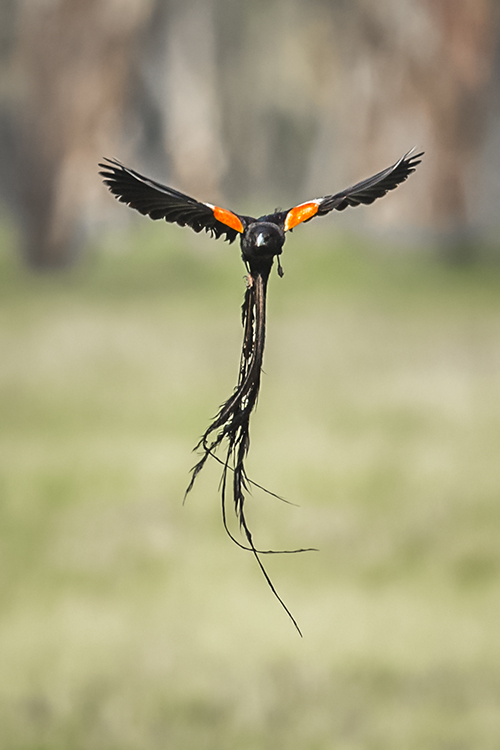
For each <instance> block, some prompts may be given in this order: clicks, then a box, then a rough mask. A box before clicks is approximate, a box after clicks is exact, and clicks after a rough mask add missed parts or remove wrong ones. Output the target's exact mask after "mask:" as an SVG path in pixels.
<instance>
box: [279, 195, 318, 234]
mask: <svg viewBox="0 0 500 750" xmlns="http://www.w3.org/2000/svg"><path fill="white" fill-rule="evenodd" d="M317 213H318V201H310V202H309V203H301V204H300V206H295V208H291V209H290V211H289V212H288V213H287V215H286V219H285V232H288V230H289V229H293V228H294V227H296V226H297V224H301V223H302V222H303V221H307V220H308V219H312V217H313V216H315V215H316V214H317Z"/></svg>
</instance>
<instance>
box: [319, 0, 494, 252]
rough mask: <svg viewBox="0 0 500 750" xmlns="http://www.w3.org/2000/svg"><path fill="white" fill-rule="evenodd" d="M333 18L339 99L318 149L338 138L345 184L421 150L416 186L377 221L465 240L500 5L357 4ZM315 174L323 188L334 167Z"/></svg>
mask: <svg viewBox="0 0 500 750" xmlns="http://www.w3.org/2000/svg"><path fill="white" fill-rule="evenodd" d="M331 18H332V24H333V28H334V34H335V36H336V39H337V50H338V52H337V68H336V69H335V68H334V67H333V66H332V68H331V73H332V79H331V80H330V83H329V88H330V90H334V91H335V97H334V101H333V100H332V101H331V106H330V107H329V109H328V108H326V109H325V116H324V119H323V124H322V129H321V132H322V134H323V137H322V138H321V137H320V138H319V140H318V148H320V149H323V145H322V144H323V142H324V138H325V131H328V132H332V130H334V129H335V130H336V131H337V134H338V137H339V142H340V144H341V145H340V146H339V147H338V148H337V149H336V157H340V158H336V159H335V161H336V163H337V164H340V166H341V168H342V172H343V174H342V179H351V178H352V177H353V176H354V177H355V178H356V177H358V176H359V177H362V176H363V175H364V174H366V173H368V174H369V173H370V171H371V170H377V169H379V168H381V167H383V166H385V165H386V164H388V163H390V162H391V160H394V159H395V158H397V157H398V156H399V155H401V154H402V153H403V152H404V151H406V150H407V149H408V148H410V147H412V146H414V145H416V146H417V147H418V148H422V149H424V150H425V151H426V152H427V154H426V157H425V161H424V163H423V164H422V166H421V168H420V169H419V180H418V181H415V183H413V184H412V189H411V190H401V191H397V193H395V195H394V196H393V197H392V198H391V201H387V202H384V203H383V204H381V206H380V209H379V211H378V212H377V218H378V219H379V220H381V221H384V220H386V221H388V222H389V221H390V220H391V219H392V218H393V216H394V215H395V214H396V213H397V214H398V216H399V217H400V218H402V219H403V220H405V221H407V222H408V223H413V224H419V225H420V226H421V227H423V228H427V229H432V230H434V231H437V232H440V233H442V234H443V235H444V236H449V237H454V238H455V239H457V238H461V237H467V235H468V232H469V229H470V223H471V216H470V192H471V190H470V186H471V184H472V183H473V181H474V174H473V169H474V164H475V163H477V160H478V156H479V151H480V149H481V146H482V143H483V138H484V131H485V124H486V118H487V113H488V101H489V95H490V93H491V87H492V85H493V69H494V61H495V45H496V40H497V38H498V32H499V27H498V21H499V7H498V1H497V0H377V2H371V0H350V2H349V3H348V4H346V3H342V2H341V3H339V4H338V6H336V7H335V10H334V13H333V15H332V17H331ZM335 126H336V127H335ZM340 149H341V152H340ZM339 152H340V153H339ZM315 164H316V174H315V177H316V179H318V178H319V177H320V176H321V173H322V172H323V173H324V172H325V168H326V169H328V171H329V168H330V167H331V166H332V164H331V162H329V160H328V161H327V162H325V160H324V159H319V158H316V161H315ZM346 164H348V165H349V173H350V177H349V176H348V175H347V174H346V172H345V165H346ZM321 178H322V176H321ZM415 206H418V216H416V215H415Z"/></svg>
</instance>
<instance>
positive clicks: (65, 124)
mask: <svg viewBox="0 0 500 750" xmlns="http://www.w3.org/2000/svg"><path fill="white" fill-rule="evenodd" d="M150 6H151V3H150V2H149V0H105V1H103V0H52V1H51V2H33V0H23V1H22V2H21V3H20V4H19V6H18V19H17V20H18V34H17V42H16V45H15V48H14V50H13V56H12V61H11V67H10V75H11V77H12V80H13V81H14V82H15V85H14V86H13V93H12V97H11V128H10V136H11V142H12V147H13V150H12V153H11V155H10V156H11V162H12V163H13V165H14V166H13V168H12V169H11V173H15V182H14V184H13V186H12V188H13V190H14V193H15V199H14V202H15V204H16V206H17V208H18V210H19V211H20V213H21V218H22V228H23V230H24V238H25V253H26V258H27V260H28V262H29V263H30V264H31V265H33V266H35V267H38V268H49V267H59V266H64V265H66V264H67V263H68V262H70V261H71V259H72V256H73V254H74V251H75V249H76V246H77V245H78V233H79V230H81V229H82V228H83V225H84V223H85V217H86V215H89V213H90V212H91V211H94V213H95V212H96V211H97V213H99V209H98V204H99V202H101V201H102V195H99V192H98V191H99V190H100V189H101V187H102V186H101V185H100V183H99V181H98V178H97V176H96V165H97V161H98V159H99V158H101V157H102V155H103V154H105V153H115V152H116V144H115V146H111V143H112V142H113V136H115V138H116V139H117V138H118V137H119V134H120V133H121V132H122V119H123V111H124V107H125V102H126V98H127V92H128V88H129V80H130V77H131V71H132V67H133V63H134V49H135V47H134V37H135V36H137V33H138V30H140V28H141V27H142V25H143V23H144V21H145V20H147V17H148V15H149V13H150Z"/></svg>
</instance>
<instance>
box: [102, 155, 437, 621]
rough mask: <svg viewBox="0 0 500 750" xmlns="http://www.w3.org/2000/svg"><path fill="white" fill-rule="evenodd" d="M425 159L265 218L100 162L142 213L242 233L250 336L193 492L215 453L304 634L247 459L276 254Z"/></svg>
mask: <svg viewBox="0 0 500 750" xmlns="http://www.w3.org/2000/svg"><path fill="white" fill-rule="evenodd" d="M421 156H422V153H419V154H413V150H412V151H409V152H408V153H407V154H405V155H404V156H403V157H402V158H401V159H400V160H399V161H397V162H396V163H395V164H393V165H392V166H391V167H388V168H387V169H384V170H383V171H382V172H378V173H377V174H375V175H373V177H369V178H368V179H366V180H363V181H362V182H358V183H357V184H356V185H353V186H352V187H350V188H347V189H346V190H342V191H341V192H340V193H335V195H327V196H325V197H324V198H315V199H313V200H310V201H306V202H305V203H301V204H299V205H298V206H294V207H293V208H290V209H288V211H277V212H275V213H273V214H266V215H264V216H261V217H260V218H258V219H254V218H253V217H252V216H243V215H242V214H236V213H234V212H233V211H228V210H227V209H225V208H220V207H219V206H213V205H212V204H211V203H201V202H200V201H197V200H195V199H194V198H190V197H189V196H188V195H184V194H183V193H180V192H178V191H177V190H174V189H173V188H170V187H167V186H166V185H162V184H161V183H159V182H155V181H154V180H150V179H149V178H147V177H144V176H143V175H141V174H139V173H138V172H135V171H134V170H133V169H128V167H125V166H123V164H121V163H120V162H119V161H116V160H115V159H106V163H105V164H100V165H99V166H100V167H101V168H102V171H101V172H100V174H101V175H102V177H103V178H104V183H105V184H106V185H107V186H108V188H109V189H110V191H111V192H112V193H113V195H114V196H116V198H117V199H118V200H119V201H121V202H122V203H126V204H127V205H128V206H130V207H131V208H135V209H136V211H139V212H140V213H141V214H144V215H146V216H149V217H150V218H151V219H165V221H168V222H171V223H175V224H179V226H181V227H184V226H188V227H191V229H194V231H195V232H201V230H202V229H204V230H205V231H206V232H210V234H211V235H212V237H215V238H216V239H218V238H219V237H221V236H222V235H225V239H226V240H227V241H228V242H234V240H235V239H236V237H237V236H238V235H239V236H240V244H241V255H242V258H243V262H244V264H245V266H246V269H247V271H248V277H247V289H246V292H245V298H244V301H243V307H242V322H243V331H244V333H243V346H242V352H241V359H240V370H239V377H238V383H237V385H236V388H235V389H234V392H233V394H232V395H231V396H230V397H229V398H228V399H227V401H225V403H224V404H223V405H222V406H221V407H220V410H219V412H218V414H217V416H216V417H215V419H214V420H213V422H212V423H211V424H210V425H209V427H208V428H207V430H206V431H205V433H204V434H203V436H202V438H201V439H200V441H199V443H198V444H197V446H196V449H198V450H199V449H201V451H202V456H201V458H200V460H199V461H198V463H197V464H196V465H195V466H194V468H193V474H192V478H191V482H190V483H189V486H188V488H187V491H186V494H187V493H188V492H189V491H190V490H191V488H192V487H193V484H194V482H195V480H196V477H197V476H198V474H199V472H200V471H201V469H202V468H203V466H204V465H205V462H206V461H207V459H208V457H209V456H212V457H214V458H216V460H219V461H220V462H221V463H222V465H223V472H222V482H221V486H222V491H221V494H222V515H223V522H224V527H225V529H226V531H227V533H228V534H229V536H230V537H231V538H232V539H233V540H234V541H235V542H236V543H237V544H238V545H239V546H241V547H244V548H245V549H248V550H251V551H252V552H253V554H254V556H255V558H256V560H257V562H258V564H259V567H260V569H261V571H262V573H263V575H264V577H265V578H266V581H267V582H268V584H269V586H270V587H271V590H272V591H273V593H274V594H275V596H276V597H277V598H278V600H279V601H280V603H281V604H282V606H283V607H284V609H285V610H286V612H287V613H288V615H289V616H290V618H291V620H292V622H293V623H294V625H295V627H296V628H297V630H298V631H299V633H300V629H299V627H298V625H297V623H296V621H295V619H294V618H293V616H292V614H291V612H290V611H289V610H288V608H287V607H286V605H285V603H284V602H283V600H282V599H281V598H280V596H279V595H278V593H277V591H276V589H275V588H274V586H273V584H272V582H271V580H270V578H269V576H268V574H267V572H266V570H265V569H264V566H263V564H262V561H261V560H260V557H259V555H260V554H264V553H271V552H273V550H264V551H263V550H258V549H257V548H256V547H255V546H254V543H253V539H252V534H251V532H250V529H249V528H248V525H247V522H246V518H245V510H244V505H245V495H246V493H247V492H248V489H249V485H250V484H255V483H253V482H251V480H250V479H249V478H248V476H247V473H246V470H245V458H246V455H247V453H248V449H249V445H250V416H251V414H252V411H253V410H254V408H255V405H256V403H257V397H258V394H259V388H260V376H261V370H262V360H263V355H264V339H265V331H266V293H267V282H268V279H269V274H270V271H271V268H272V265H273V262H274V258H276V259H277V265H278V274H279V275H280V276H283V270H282V268H281V264H280V255H281V253H282V250H283V245H284V243H285V238H286V232H288V231H290V230H292V229H294V228H295V227H296V226H298V225H299V224H302V223H304V222H307V221H310V220H311V219H312V218H313V217H315V216H324V215H325V214H327V213H329V212H330V211H333V210H334V209H335V210H336V211H343V210H344V209H345V208H347V207H348V206H359V205H360V204H361V203H363V204H370V203H373V201H374V200H376V199H377V198H381V197H382V196H384V195H385V194H386V193H387V192H389V190H394V188H396V187H397V186H398V185H399V184H400V183H401V182H404V181H405V180H406V178H407V177H408V176H409V175H410V174H411V173H412V172H414V171H415V168H416V167H417V165H418V164H420V157H421ZM222 443H224V444H225V446H226V456H225V459H224V460H223V461H222V460H221V459H219V458H218V457H217V456H215V451H216V450H217V448H218V447H219V446H220V445H221V444H222ZM228 470H230V471H231V472H232V485H233V486H232V493H233V501H234V506H235V512H236V516H237V518H238V521H239V523H240V527H241V529H242V530H243V533H244V536H245V538H246V540H247V542H248V547H247V546H245V545H243V544H241V543H240V542H238V541H237V540H236V539H235V538H234V536H233V535H232V534H231V532H230V530H229V528H228V524H227V518H226V488H227V481H228ZM271 494H272V493H271ZM292 551H294V552H295V551H297V552H298V551H303V550H292Z"/></svg>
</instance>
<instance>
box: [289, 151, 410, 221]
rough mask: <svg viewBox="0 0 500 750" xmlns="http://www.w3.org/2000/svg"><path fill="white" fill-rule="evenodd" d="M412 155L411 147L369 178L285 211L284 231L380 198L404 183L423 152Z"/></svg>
mask: <svg viewBox="0 0 500 750" xmlns="http://www.w3.org/2000/svg"><path fill="white" fill-rule="evenodd" d="M412 154H413V149H412V150H411V151H408V153H407V154H405V155H404V156H403V157H402V158H401V159H400V160H399V161H397V162H396V163H395V164H393V165H392V167H388V168H387V169H384V170H383V171H382V172H378V173H377V174H375V175H373V177H368V179H367V180H362V182H358V183H356V185H353V186H352V187H349V188H347V189H346V190H343V191H342V192H341V193H335V195H327V196H325V197H324V198H316V199H314V200H312V201H308V202H307V203H301V204H300V206H295V207H294V208H291V209H290V210H289V211H286V212H284V214H283V216H284V218H283V221H284V228H285V232H286V231H288V230H289V229H293V228H294V227H296V226H297V224H301V223H302V222H303V221H309V220H310V219H312V218H313V217H314V216H324V215H325V214H327V213H329V212H330V211H333V210H334V209H335V210H337V211H343V210H344V209H345V208H347V206H359V204H360V203H364V204H369V203H373V201H374V200H376V199H377V198H381V197H382V196H383V195H385V194H386V193H388V192H389V190H394V188H396V187H397V186H398V185H399V184H400V183H401V182H404V181H405V180H406V178H407V177H408V176H409V175H410V174H411V173H412V172H414V171H415V169H416V167H417V165H418V164H420V161H421V159H420V157H421V156H422V155H423V151H422V152H421V153H419V154H415V155H413V156H412ZM280 216H281V215H280Z"/></svg>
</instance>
